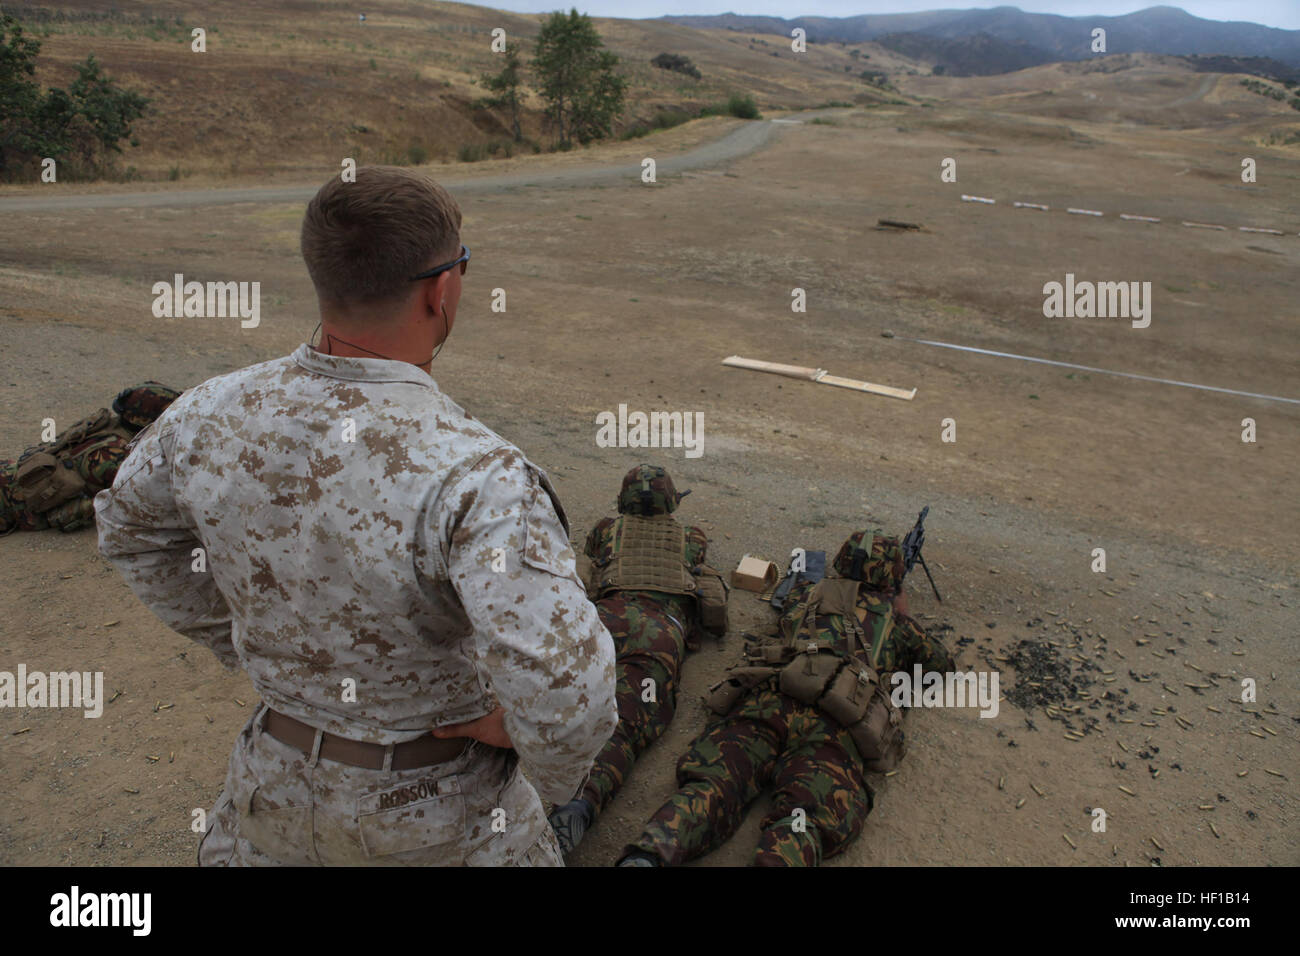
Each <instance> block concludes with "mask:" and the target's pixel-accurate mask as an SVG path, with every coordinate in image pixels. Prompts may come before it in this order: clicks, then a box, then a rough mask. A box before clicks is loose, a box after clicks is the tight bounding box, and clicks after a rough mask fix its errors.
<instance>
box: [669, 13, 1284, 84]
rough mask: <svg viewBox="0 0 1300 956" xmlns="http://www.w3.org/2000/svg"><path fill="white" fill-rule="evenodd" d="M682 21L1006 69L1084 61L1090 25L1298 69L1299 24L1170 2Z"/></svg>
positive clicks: (960, 66) (1130, 45) (963, 68)
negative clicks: (1078, 9)
mask: <svg viewBox="0 0 1300 956" xmlns="http://www.w3.org/2000/svg"><path fill="white" fill-rule="evenodd" d="M660 19H662V20H666V21H668V22H670V23H677V24H682V25H684V26H690V27H703V28H710V27H712V28H717V29H729V30H739V31H742V32H747V33H775V34H782V35H784V36H789V35H790V31H791V30H793V29H794V28H795V27H803V29H804V30H806V31H807V33H808V39H809V41H810V42H813V43H831V42H840V43H862V42H866V41H873V42H876V43H880V44H881V45H882V46H886V47H889V48H890V49H893V50H897V51H898V52H900V53H903V54H905V55H908V56H914V57H917V58H919V59H927V60H930V61H932V62H934V63H936V64H941V65H943V66H944V67H945V68H946V70H947V71H948V72H951V73H955V74H969V73H972V72H974V73H1004V72H1008V71H1010V70H1018V69H1023V68H1025V67H1027V66H1036V65H1038V64H1041V63H1052V62H1056V61H1060V60H1087V59H1091V58H1093V57H1095V56H1097V54H1095V53H1093V52H1092V31H1093V29H1094V28H1096V27H1101V28H1102V29H1104V30H1105V31H1106V52H1107V53H1162V54H1167V55H1173V56H1189V55H1201V56H1228V57H1259V58H1267V59H1271V60H1275V61H1278V62H1280V63H1283V64H1286V65H1287V66H1288V67H1291V68H1293V69H1295V68H1300V30H1281V29H1278V28H1276V27H1266V26H1262V25H1260V24H1258V23H1247V22H1244V21H1231V22H1220V21H1217V20H1203V19H1201V18H1200V17H1194V16H1192V15H1191V14H1190V13H1186V12H1184V11H1183V10H1180V9H1178V8H1177V7H1168V6H1160V7H1148V8H1147V9H1145V10H1139V11H1137V12H1136V13H1127V14H1124V15H1123V16H1117V17H1107V16H1081V17H1064V16H1058V15H1056V14H1050V13H1026V12H1024V11H1023V10H1020V9H1019V8H1017V7H1009V6H1008V7H996V8H994V9H992V10H929V11H925V12H921V13H881V14H875V13H871V14H863V15H861V16H856V17H795V18H793V19H789V20H786V19H781V18H779V17H765V16H746V15H743V14H735V13H724V14H718V15H716V16H666V17H661V18H660Z"/></svg>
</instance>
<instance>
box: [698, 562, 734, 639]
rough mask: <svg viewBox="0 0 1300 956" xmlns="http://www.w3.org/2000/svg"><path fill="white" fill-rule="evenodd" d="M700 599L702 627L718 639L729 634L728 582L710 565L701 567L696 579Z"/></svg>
mask: <svg viewBox="0 0 1300 956" xmlns="http://www.w3.org/2000/svg"><path fill="white" fill-rule="evenodd" d="M695 583H696V592H695V593H696V596H697V597H698V598H699V610H700V626H701V627H702V628H704V630H706V631H708V632H709V633H710V634H713V635H715V636H717V637H721V636H722V635H723V634H726V633H727V628H728V626H729V624H728V619H727V590H728V589H727V582H726V581H724V580H723V579H722V575H721V574H719V573H718V572H717V571H715V570H714V569H713V568H711V567H709V566H708V565H701V567H700V569H699V572H698V574H697V575H696V579H695Z"/></svg>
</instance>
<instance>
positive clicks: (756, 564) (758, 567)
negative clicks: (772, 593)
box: [731, 554, 781, 594]
mask: <svg viewBox="0 0 1300 956" xmlns="http://www.w3.org/2000/svg"><path fill="white" fill-rule="evenodd" d="M780 576H781V575H780V572H779V571H777V568H776V565H775V564H773V563H772V562H771V561H764V560H763V559H762V558H756V557H754V556H753V555H749V554H747V555H745V556H744V557H743V558H741V559H740V564H739V565H737V567H736V570H734V571H732V572H731V586H732V587H733V588H740V589H741V590H742V591H753V592H755V593H756V594H762V593H763V592H764V591H767V590H770V589H771V588H773V587H775V586H776V582H777V579H778V578H780Z"/></svg>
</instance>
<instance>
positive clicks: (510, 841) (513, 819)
mask: <svg viewBox="0 0 1300 956" xmlns="http://www.w3.org/2000/svg"><path fill="white" fill-rule="evenodd" d="M506 772H507V774H508V777H507V779H506V783H505V786H503V787H501V788H500V790H499V792H498V791H496V790H495V789H494V790H493V791H491V792H489V793H486V794H482V795H481V796H482V798H483V799H482V800H480V801H479V802H480V803H488V802H491V803H494V804H495V805H484V806H481V807H478V808H477V812H478V813H480V814H481V818H480V819H481V822H480V823H479V828H480V832H482V831H484V830H486V831H488V836H487V837H486V838H484V839H482V840H481V841H480V842H479V843H478V844H477V845H476V846H475V847H474V848H473V850H471V851H470V853H469V854H468V855H467V856H466V857H465V865H466V866H524V865H530V864H526V862H525V861H526V860H527V858H528V856H529V854H530V853H533V851H534V850H537V853H540V854H542V855H541V856H538V855H537V853H534V859H544V858H545V852H544V848H542V849H539V848H537V846H536V844H537V843H538V842H539V841H540V840H541V839H543V838H544V835H545V834H546V833H548V832H549V831H550V829H551V826H550V824H549V823H548V822H547V820H546V812H545V810H543V809H542V799H541V797H539V796H538V795H537V791H536V790H534V789H533V785H532V784H531V783H529V782H528V781H527V779H525V777H524V775H523V773H521V772H520V770H519V765H518V758H517V757H515V756H514V755H513V754H511V755H510V756H509V758H508V762H507V770H506ZM497 779H500V778H499V777H498V778H497ZM550 839H552V840H553V839H554V835H552V836H551V837H550ZM557 849H558V847H557ZM531 865H540V864H536V863H534V864H531Z"/></svg>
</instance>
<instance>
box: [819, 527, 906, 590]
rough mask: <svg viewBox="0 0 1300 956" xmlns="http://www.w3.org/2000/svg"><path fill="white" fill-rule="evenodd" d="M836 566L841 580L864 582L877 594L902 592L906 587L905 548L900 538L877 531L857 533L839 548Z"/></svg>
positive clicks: (867, 530)
mask: <svg viewBox="0 0 1300 956" xmlns="http://www.w3.org/2000/svg"><path fill="white" fill-rule="evenodd" d="M834 567H835V571H836V573H838V574H839V576H840V577H842V578H852V579H853V580H854V581H861V582H863V583H864V584H866V585H867V586H868V587H869V588H871V589H872V590H875V591H899V590H901V589H902V584H903V568H904V563H903V548H902V545H900V544H899V543H898V539H897V538H894V537H890V536H889V535H886V534H884V533H883V532H881V531H879V530H876V529H866V530H863V531H857V532H855V533H854V534H852V535H850V536H849V539H848V540H847V541H845V542H844V544H843V545H841V546H840V550H839V553H838V554H836V555H835V562H834Z"/></svg>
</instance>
